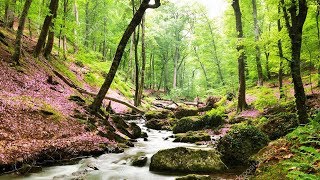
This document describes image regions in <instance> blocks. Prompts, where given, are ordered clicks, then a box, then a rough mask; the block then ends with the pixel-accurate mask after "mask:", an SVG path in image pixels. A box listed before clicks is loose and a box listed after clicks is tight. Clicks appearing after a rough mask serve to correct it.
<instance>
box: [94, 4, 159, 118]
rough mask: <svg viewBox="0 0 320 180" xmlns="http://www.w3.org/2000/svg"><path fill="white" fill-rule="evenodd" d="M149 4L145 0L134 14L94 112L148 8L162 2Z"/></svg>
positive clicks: (96, 101) (98, 96)
mask: <svg viewBox="0 0 320 180" xmlns="http://www.w3.org/2000/svg"><path fill="white" fill-rule="evenodd" d="M149 2H150V0H143V1H142V3H141V5H140V7H139V9H138V10H137V12H136V13H135V14H134V16H133V18H132V20H131V22H130V24H129V25H128V27H127V29H126V31H125V32H124V34H123V36H122V38H121V40H120V43H119V45H118V47H117V51H116V54H115V56H114V58H113V62H112V64H111V67H110V70H109V72H108V75H107V77H106V79H105V81H104V83H103V85H102V87H101V88H100V90H99V93H98V95H97V96H96V98H95V99H94V101H93V103H92V104H91V106H90V108H91V110H92V111H93V112H97V111H98V110H99V109H100V107H101V104H102V101H103V99H104V97H105V95H106V94H107V92H108V90H109V88H110V85H111V83H112V81H113V79H114V77H115V74H116V72H117V70H118V67H119V64H120V62H121V58H122V55H123V52H124V50H125V48H126V45H127V43H128V40H129V39H130V36H131V35H132V33H133V32H134V30H135V28H136V27H137V26H138V25H139V24H140V22H141V20H142V18H143V15H144V13H145V11H146V10H147V9H148V8H158V7H159V6H160V0H155V4H153V5H150V4H149Z"/></svg>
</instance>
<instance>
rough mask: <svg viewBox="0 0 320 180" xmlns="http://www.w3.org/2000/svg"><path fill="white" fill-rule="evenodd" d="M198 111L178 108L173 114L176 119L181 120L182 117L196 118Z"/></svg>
mask: <svg viewBox="0 0 320 180" xmlns="http://www.w3.org/2000/svg"><path fill="white" fill-rule="evenodd" d="M198 112H199V111H198V109H184V108H178V109H177V110H176V111H175V112H174V116H175V117H176V118H177V119H181V118H183V117H189V116H197V115H198Z"/></svg>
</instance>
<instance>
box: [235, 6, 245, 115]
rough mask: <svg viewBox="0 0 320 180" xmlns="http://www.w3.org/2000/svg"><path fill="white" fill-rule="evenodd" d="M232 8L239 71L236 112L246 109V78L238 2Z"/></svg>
mask: <svg viewBox="0 0 320 180" xmlns="http://www.w3.org/2000/svg"><path fill="white" fill-rule="evenodd" d="M232 7H233V10H234V14H235V18H236V30H237V34H238V41H239V42H238V45H237V51H238V52H239V57H238V71H239V74H238V75H239V94H238V111H242V110H244V109H246V108H247V103H246V77H245V52H244V45H243V44H242V42H241V41H242V39H243V30H242V20H241V16H242V15H241V10H240V5H239V0H234V1H233V2H232Z"/></svg>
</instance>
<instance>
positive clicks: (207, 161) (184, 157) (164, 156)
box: [150, 147, 226, 173]
mask: <svg viewBox="0 0 320 180" xmlns="http://www.w3.org/2000/svg"><path fill="white" fill-rule="evenodd" d="M225 168H226V167H225V165H224V164H223V162H222V161H221V160H220V154H219V152H217V151H216V150H213V149H212V150H201V149H190V148H185V147H178V148H173V149H165V150H161V151H159V152H157V153H156V154H155V155H153V156H152V158H151V164H150V171H158V172H187V173H200V172H211V173H212V172H217V171H222V170H224V169H225Z"/></svg>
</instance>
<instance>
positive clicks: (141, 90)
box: [138, 15, 146, 106]
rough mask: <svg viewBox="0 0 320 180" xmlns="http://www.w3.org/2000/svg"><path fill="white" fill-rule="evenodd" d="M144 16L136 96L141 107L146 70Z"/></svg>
mask: <svg viewBox="0 0 320 180" xmlns="http://www.w3.org/2000/svg"><path fill="white" fill-rule="evenodd" d="M145 30H146V28H145V15H144V16H143V18H142V21H141V57H142V66H141V77H140V79H141V80H140V86H139V92H138V93H139V94H138V106H139V105H141V100H142V94H143V90H144V78H145V77H144V74H145V69H146V44H145Z"/></svg>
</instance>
